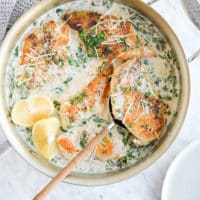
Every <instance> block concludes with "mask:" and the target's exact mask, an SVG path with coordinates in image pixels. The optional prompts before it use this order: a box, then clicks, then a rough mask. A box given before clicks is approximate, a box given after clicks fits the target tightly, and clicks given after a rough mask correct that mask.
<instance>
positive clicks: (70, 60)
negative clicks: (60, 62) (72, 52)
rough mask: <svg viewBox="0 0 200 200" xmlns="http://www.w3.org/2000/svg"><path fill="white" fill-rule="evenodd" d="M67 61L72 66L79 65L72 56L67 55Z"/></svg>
mask: <svg viewBox="0 0 200 200" xmlns="http://www.w3.org/2000/svg"><path fill="white" fill-rule="evenodd" d="M67 61H68V63H69V64H70V65H72V66H76V67H79V63H78V61H77V60H76V59H74V58H72V57H69V56H68V57H67Z"/></svg>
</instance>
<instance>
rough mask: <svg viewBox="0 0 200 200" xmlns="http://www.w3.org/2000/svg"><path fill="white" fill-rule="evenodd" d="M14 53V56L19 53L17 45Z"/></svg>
mask: <svg viewBox="0 0 200 200" xmlns="http://www.w3.org/2000/svg"><path fill="white" fill-rule="evenodd" d="M14 55H15V56H16V57H18V55H19V47H18V46H17V47H16V48H15V53H14Z"/></svg>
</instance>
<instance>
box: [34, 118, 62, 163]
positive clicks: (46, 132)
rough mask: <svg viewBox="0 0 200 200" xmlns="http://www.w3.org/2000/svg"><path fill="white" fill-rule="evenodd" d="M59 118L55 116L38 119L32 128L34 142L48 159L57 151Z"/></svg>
mask: <svg viewBox="0 0 200 200" xmlns="http://www.w3.org/2000/svg"><path fill="white" fill-rule="evenodd" d="M59 126H60V123H59V120H58V119H57V118H55V117H51V118H48V119H42V120H40V121H37V122H36V123H35V124H34V126H33V130H32V137H33V143H34V145H35V147H36V148H37V150H38V151H39V152H40V153H41V154H42V155H43V156H44V157H45V158H47V159H51V158H52V156H53V154H54V153H55V151H56V140H55V138H56V136H57V134H58V130H59Z"/></svg>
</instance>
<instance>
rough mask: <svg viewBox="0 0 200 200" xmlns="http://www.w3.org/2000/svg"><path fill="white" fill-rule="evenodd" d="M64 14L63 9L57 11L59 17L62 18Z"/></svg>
mask: <svg viewBox="0 0 200 200" xmlns="http://www.w3.org/2000/svg"><path fill="white" fill-rule="evenodd" d="M63 13H64V10H63V9H61V8H58V9H56V14H57V15H58V16H61V15H62V14H63Z"/></svg>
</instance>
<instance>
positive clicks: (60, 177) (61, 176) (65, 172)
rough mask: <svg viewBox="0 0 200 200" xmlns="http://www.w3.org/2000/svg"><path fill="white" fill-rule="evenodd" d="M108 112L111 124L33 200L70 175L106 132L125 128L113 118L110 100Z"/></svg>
mask: <svg viewBox="0 0 200 200" xmlns="http://www.w3.org/2000/svg"><path fill="white" fill-rule="evenodd" d="M109 111H110V114H111V116H112V118H113V122H112V123H111V124H109V125H108V126H107V127H105V128H103V129H102V130H101V131H100V132H99V133H98V134H97V135H96V136H95V137H94V138H92V139H91V140H90V142H89V143H88V144H87V145H86V147H85V148H84V149H83V150H82V151H80V152H79V153H78V154H77V155H76V156H75V157H74V158H73V159H72V160H71V161H70V162H69V163H68V164H67V165H66V166H65V167H64V168H63V169H62V170H61V171H60V172H59V173H58V174H57V175H56V176H55V177H54V178H53V179H52V180H51V181H50V182H49V183H48V184H47V185H46V186H45V187H44V188H43V189H42V190H41V191H40V192H39V193H38V194H37V195H36V196H35V197H34V199H33V200H43V199H44V198H45V197H46V196H47V194H48V193H49V192H50V191H51V190H53V189H54V187H55V186H56V185H57V184H58V183H59V182H61V181H63V179H64V178H65V177H66V176H67V175H69V174H70V172H71V171H72V170H73V169H74V168H75V167H76V166H77V164H78V163H79V162H80V161H82V160H84V159H85V158H86V157H87V156H89V154H90V153H91V152H92V151H93V149H94V148H95V147H96V146H97V144H98V143H99V142H100V141H101V140H102V139H103V138H104V137H105V136H106V135H107V134H108V132H109V131H110V130H111V129H112V128H113V127H114V126H115V125H116V124H118V125H119V126H122V127H123V128H126V127H125V126H124V125H123V124H122V122H121V121H119V120H116V119H115V118H114V117H113V113H112V106H111V100H110V99H109Z"/></svg>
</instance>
